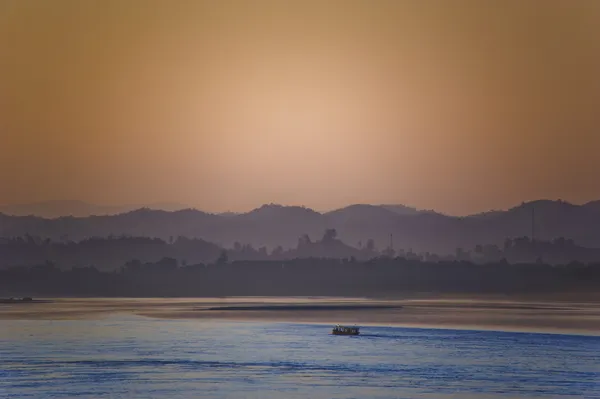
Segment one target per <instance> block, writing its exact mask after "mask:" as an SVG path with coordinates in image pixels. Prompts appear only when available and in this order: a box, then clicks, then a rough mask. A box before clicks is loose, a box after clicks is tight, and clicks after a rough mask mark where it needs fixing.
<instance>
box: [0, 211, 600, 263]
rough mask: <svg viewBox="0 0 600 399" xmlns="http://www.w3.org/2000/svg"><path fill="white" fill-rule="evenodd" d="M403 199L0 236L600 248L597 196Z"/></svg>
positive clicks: (52, 227) (108, 218)
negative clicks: (448, 207)
mask: <svg viewBox="0 0 600 399" xmlns="http://www.w3.org/2000/svg"><path fill="white" fill-rule="evenodd" d="M406 208H407V210H406V211H405V210H404V208H403V207H402V206H400V205H394V206H391V205H366V204H357V205H351V206H348V207H345V208H342V209H337V210H334V211H331V212H325V213H319V212H316V211H314V210H312V209H310V208H304V207H298V206H283V205H276V204H268V205H263V206H261V207H259V208H256V209H254V210H252V211H250V212H246V213H240V214H236V213H227V214H224V215H223V214H211V213H206V212H202V211H199V210H195V209H183V210H177V211H164V210H152V209H149V208H141V209H137V210H134V211H128V212H125V213H120V214H115V215H102V216H87V217H73V216H69V217H60V218H54V219H51V218H43V217H39V216H10V215H6V214H0V236H2V237H14V236H22V235H25V234H31V235H35V236H39V237H42V238H52V239H57V240H60V239H68V240H75V241H77V240H81V239H84V238H89V237H106V236H109V235H115V236H118V235H123V234H125V235H133V236H146V237H157V238H162V239H165V240H169V239H170V238H171V237H179V236H183V237H189V238H200V239H203V240H206V241H209V242H212V243H215V244H217V245H221V246H224V247H232V246H233V245H234V243H236V242H238V243H241V244H251V245H252V246H254V247H255V248H259V247H263V246H265V247H267V248H270V249H272V248H275V247H277V246H282V247H283V249H287V248H296V246H297V244H298V240H299V238H300V237H302V236H304V235H308V237H309V238H311V239H312V240H313V241H317V240H319V239H320V238H321V237H322V235H323V231H325V230H326V229H335V230H336V232H337V239H339V240H341V241H343V242H344V243H347V244H349V245H352V246H354V247H357V248H358V247H360V246H361V245H365V243H366V242H367V241H368V240H369V239H373V240H375V243H376V246H377V247H378V248H379V249H383V248H385V247H387V246H388V245H389V244H390V240H391V239H392V238H393V244H394V247H395V248H403V249H407V250H408V249H412V250H414V251H420V252H435V253H439V254H446V253H454V251H455V249H456V248H458V247H462V248H472V247H474V246H475V245H477V244H483V243H485V244H497V245H502V244H503V242H504V240H505V239H506V238H507V237H522V236H530V235H531V234H532V218H533V219H534V221H535V237H536V238H537V239H540V240H552V239H555V238H558V237H566V238H569V239H573V240H575V242H577V243H578V244H579V245H582V246H586V247H596V248H600V201H596V202H590V203H587V204H584V205H574V204H570V203H568V202H564V201H549V200H540V201H533V202H528V203H523V204H521V205H519V206H515V207H513V208H510V209H508V210H503V211H492V212H487V213H481V214H475V215H471V216H465V217H456V216H448V215H443V214H439V213H436V212H432V211H419V210H414V211H411V210H410V209H411V208H409V207H406Z"/></svg>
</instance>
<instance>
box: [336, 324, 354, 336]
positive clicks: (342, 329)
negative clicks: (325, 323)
mask: <svg viewBox="0 0 600 399" xmlns="http://www.w3.org/2000/svg"><path fill="white" fill-rule="evenodd" d="M359 330H360V328H358V327H356V326H355V327H347V326H340V325H339V324H338V325H337V326H335V327H333V330H331V333H332V334H333V335H358V334H360V331H359Z"/></svg>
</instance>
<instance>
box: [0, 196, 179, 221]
mask: <svg viewBox="0 0 600 399" xmlns="http://www.w3.org/2000/svg"><path fill="white" fill-rule="evenodd" d="M139 208H150V209H156V210H164V211H177V210H181V209H186V208H189V207H188V206H186V205H182V204H177V203H170V202H165V203H156V204H147V205H140V204H137V205H120V206H111V205H96V204H90V203H87V202H83V201H75V200H53V201H43V202H32V203H28V204H15V205H0V213H4V214H5V215H11V216H39V217H43V218H47V219H56V218H59V217H62V216H74V217H87V216H93V215H98V216H100V215H116V214H119V213H125V212H129V211H133V210H135V209H139Z"/></svg>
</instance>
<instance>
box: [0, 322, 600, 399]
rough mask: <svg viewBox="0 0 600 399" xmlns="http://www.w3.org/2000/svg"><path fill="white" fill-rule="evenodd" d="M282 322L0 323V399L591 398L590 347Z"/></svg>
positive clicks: (599, 371)
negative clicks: (355, 332) (341, 330)
mask: <svg viewBox="0 0 600 399" xmlns="http://www.w3.org/2000/svg"><path fill="white" fill-rule="evenodd" d="M362 332H363V335H361V336H359V337H336V336H332V335H329V327H327V326H318V325H294V324H286V323H251V322H240V323H234V322H222V321H198V320H161V319H150V318H144V317H137V316H129V315H127V316H124V315H123V316H111V317H107V318H105V319H99V320H63V321H50V320H41V321H27V320H8V321H3V320H0V362H1V363H0V364H1V367H0V397H2V398H47V397H52V398H70V397H73V396H77V397H79V398H97V397H101V396H103V397H109V398H130V397H144V398H163V397H169V398H198V397H202V398H225V397H245V398H262V399H269V398H365V397H369V398H480V399H486V398H490V399H492V398H493V399H496V398H517V397H519V398H523V397H540V398H542V397H544V398H566V397H579V398H580V397H586V398H597V397H598V398H600V362H599V361H598V359H599V354H600V338H599V337H587V336H570V335H555V334H536V333H509V332H492V331H465V330H462V331H461V330H433V329H408V328H392V327H364V328H363V330H362Z"/></svg>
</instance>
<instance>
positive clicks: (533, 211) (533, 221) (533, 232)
mask: <svg viewBox="0 0 600 399" xmlns="http://www.w3.org/2000/svg"><path fill="white" fill-rule="evenodd" d="M534 241H535V207H534V206H533V205H532V206H531V242H534Z"/></svg>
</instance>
